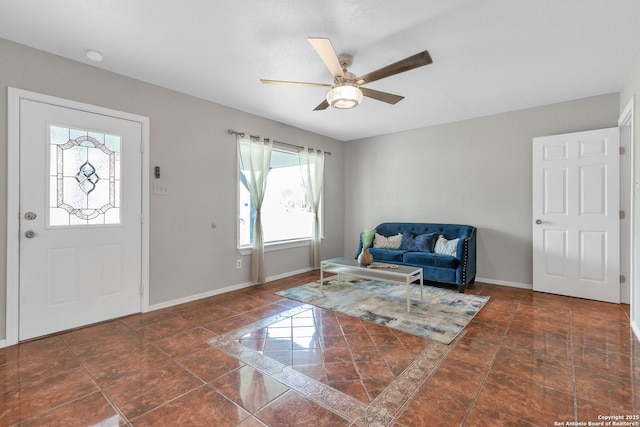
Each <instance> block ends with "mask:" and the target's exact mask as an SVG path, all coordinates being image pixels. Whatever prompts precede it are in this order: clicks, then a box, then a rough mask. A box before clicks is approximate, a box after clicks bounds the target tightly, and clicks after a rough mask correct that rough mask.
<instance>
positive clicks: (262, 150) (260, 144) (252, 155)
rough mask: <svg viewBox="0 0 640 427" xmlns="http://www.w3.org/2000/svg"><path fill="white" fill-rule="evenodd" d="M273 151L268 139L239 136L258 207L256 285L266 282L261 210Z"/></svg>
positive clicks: (243, 162)
mask: <svg viewBox="0 0 640 427" xmlns="http://www.w3.org/2000/svg"><path fill="white" fill-rule="evenodd" d="M271 151H272V144H271V142H270V141H269V140H268V139H260V138H247V137H243V136H238V155H239V157H240V167H241V169H242V173H244V175H245V180H246V186H247V189H248V190H249V193H250V194H251V201H252V202H253V205H254V207H255V209H256V217H255V222H254V226H253V239H252V240H253V250H252V257H251V280H252V281H253V283H254V284H256V285H258V284H262V283H264V282H265V271H264V238H263V233H262V215H261V211H262V201H263V200H264V193H265V191H266V189H267V175H268V174H269V169H270V166H271Z"/></svg>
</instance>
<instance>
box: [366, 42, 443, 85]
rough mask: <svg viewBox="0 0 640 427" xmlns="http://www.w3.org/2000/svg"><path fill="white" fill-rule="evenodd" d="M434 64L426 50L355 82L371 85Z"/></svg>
mask: <svg viewBox="0 0 640 427" xmlns="http://www.w3.org/2000/svg"><path fill="white" fill-rule="evenodd" d="M431 63H433V60H432V59H431V55H429V51H427V50H425V51H422V52H420V53H416V54H415V55H412V56H410V57H408V58H405V59H402V60H400V61H398V62H394V63H393V64H391V65H387V66H386V67H382V68H380V69H378V70H376V71H372V72H371V73H369V74H365V75H364V76H361V77H358V78H357V79H356V80H355V82H356V84H358V85H363V84H365V83H371V82H374V81H376V80H380V79H384V78H385V77H389V76H393V75H395V74H400V73H404V72H405V71H409V70H413V69H414V68H418V67H422V66H423V65H429V64H431Z"/></svg>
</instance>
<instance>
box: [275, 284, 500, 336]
mask: <svg viewBox="0 0 640 427" xmlns="http://www.w3.org/2000/svg"><path fill="white" fill-rule="evenodd" d="M406 289H407V287H406V286H405V285H398V284H392V283H385V282H379V281H373V280H362V279H351V280H349V279H347V280H345V278H344V276H343V277H342V280H341V281H340V282H338V281H337V280H335V279H332V280H330V281H326V282H325V284H324V286H323V290H322V291H321V290H320V282H312V283H307V284H306V285H302V286H299V287H297V288H291V289H286V290H283V291H279V292H276V294H277V295H280V296H283V297H286V298H290V299H294V300H297V301H302V302H304V303H307V304H312V305H314V306H317V307H322V308H327V309H330V310H334V311H337V312H340V313H344V314H347V315H349V316H353V317H357V318H358V319H362V320H366V321H369V322H373V323H377V324H378V325H383V326H387V327H389V328H392V329H397V330H400V331H403V332H407V333H409V334H413V335H417V336H420V337H423V338H428V339H431V340H435V341H438V342H441V343H444V344H449V343H451V341H453V340H454V339H455V338H456V336H457V335H458V334H459V333H460V332H461V331H462V330H463V329H464V328H465V326H467V324H468V323H469V322H470V321H471V319H473V318H474V316H475V315H476V314H477V313H478V312H479V311H480V309H481V308H482V307H483V306H484V305H485V304H486V302H487V301H488V300H489V297H488V296H481V295H471V294H461V293H459V292H457V291H455V290H448V289H440V288H436V287H433V286H424V289H423V291H424V302H422V303H421V302H420V288H419V287H418V286H417V285H412V286H411V312H410V313H407V294H406Z"/></svg>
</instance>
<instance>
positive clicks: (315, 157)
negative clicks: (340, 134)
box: [298, 147, 324, 268]
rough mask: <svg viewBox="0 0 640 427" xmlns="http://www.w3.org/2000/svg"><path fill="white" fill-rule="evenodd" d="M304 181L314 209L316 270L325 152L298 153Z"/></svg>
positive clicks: (309, 150) (313, 256)
mask: <svg viewBox="0 0 640 427" xmlns="http://www.w3.org/2000/svg"><path fill="white" fill-rule="evenodd" d="M298 157H299V159H300V169H301V171H302V181H303V182H304V187H305V190H306V193H307V198H308V199H309V203H311V208H312V209H313V230H312V234H311V239H312V240H311V262H312V264H313V267H314V268H320V238H321V237H322V236H321V235H320V219H319V216H318V209H319V208H320V199H321V197H322V186H323V181H324V151H322V150H314V149H309V148H308V147H303V148H302V150H300V152H299V153H298Z"/></svg>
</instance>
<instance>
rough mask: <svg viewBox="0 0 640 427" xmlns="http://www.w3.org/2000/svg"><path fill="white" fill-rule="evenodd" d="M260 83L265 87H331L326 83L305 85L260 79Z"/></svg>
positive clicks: (303, 83) (304, 83)
mask: <svg viewBox="0 0 640 427" xmlns="http://www.w3.org/2000/svg"><path fill="white" fill-rule="evenodd" d="M260 81H261V82H262V83H264V84H266V85H289V86H320V87H331V85H329V84H326V83H306V82H290V81H287V80H268V79H260Z"/></svg>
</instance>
